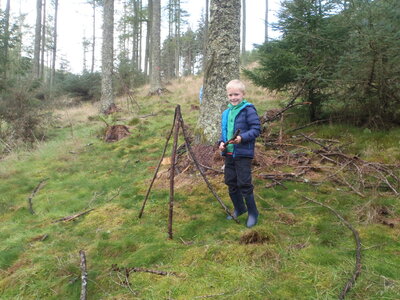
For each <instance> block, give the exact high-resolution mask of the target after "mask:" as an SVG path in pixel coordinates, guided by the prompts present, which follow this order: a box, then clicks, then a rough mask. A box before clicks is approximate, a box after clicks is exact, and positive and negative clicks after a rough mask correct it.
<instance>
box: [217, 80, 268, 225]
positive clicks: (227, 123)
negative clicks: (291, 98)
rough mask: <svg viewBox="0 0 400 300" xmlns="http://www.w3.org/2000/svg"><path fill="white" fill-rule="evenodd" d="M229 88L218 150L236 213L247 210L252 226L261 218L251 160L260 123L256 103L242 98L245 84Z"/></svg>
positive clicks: (232, 82) (235, 81) (239, 83)
mask: <svg viewBox="0 0 400 300" xmlns="http://www.w3.org/2000/svg"><path fill="white" fill-rule="evenodd" d="M226 91H227V94H228V98H229V102H230V104H229V105H228V109H226V110H225V111H224V112H223V113H222V126H221V128H222V131H221V140H220V141H219V149H220V150H221V151H222V155H223V156H225V172H224V173H225V184H226V185H227V186H228V191H229V196H230V198H231V200H232V203H233V206H234V212H233V215H234V216H235V217H238V216H240V215H242V214H244V213H245V212H247V211H248V217H247V223H246V226H247V227H249V228H250V227H253V226H254V225H256V224H257V220H258V210H257V206H256V202H255V200H254V194H253V184H252V179H251V161H252V159H253V157H254V146H255V140H256V137H257V136H258V135H259V134H260V130H261V124H260V119H259V117H258V115H257V111H256V109H255V107H254V105H253V104H251V103H249V102H247V101H246V100H244V99H243V97H244V95H245V86H244V84H243V83H242V82H241V81H240V80H232V81H230V82H229V83H228V84H227V85H226ZM238 129H240V134H239V135H238V136H237V137H236V138H235V139H234V140H233V141H232V142H231V143H229V144H228V145H227V146H226V147H224V143H225V142H227V141H229V140H230V139H232V137H233V135H234V133H235V132H236V130H238ZM243 198H244V200H245V202H246V205H245V204H244V201H243ZM227 219H228V220H229V219H232V217H231V216H228V217H227Z"/></svg>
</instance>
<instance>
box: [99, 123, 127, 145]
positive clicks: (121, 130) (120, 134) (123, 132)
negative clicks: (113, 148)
mask: <svg viewBox="0 0 400 300" xmlns="http://www.w3.org/2000/svg"><path fill="white" fill-rule="evenodd" d="M130 134H131V133H130V132H129V129H128V127H126V126H125V125H112V126H108V127H107V129H106V134H105V137H104V140H105V141H106V142H107V143H111V142H116V141H119V140H121V139H123V138H125V137H127V136H129V135H130Z"/></svg>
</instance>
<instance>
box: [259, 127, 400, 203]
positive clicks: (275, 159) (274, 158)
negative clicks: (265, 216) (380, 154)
mask: <svg viewBox="0 0 400 300" xmlns="http://www.w3.org/2000/svg"><path fill="white" fill-rule="evenodd" d="M264 141H267V142H266V144H265V145H266V147H267V148H272V149H273V150H272V151H269V155H271V159H270V162H271V163H272V164H271V167H272V171H271V172H269V173H260V174H259V177H261V178H264V179H267V180H269V181H271V183H270V184H269V185H267V187H272V186H275V185H282V182H283V181H288V180H292V181H300V182H308V183H311V184H323V183H324V182H326V181H330V182H334V183H335V184H337V185H340V186H346V187H348V188H349V189H350V190H351V191H353V192H354V193H356V194H358V195H359V196H361V197H366V194H365V193H366V192H367V191H373V192H390V193H393V194H394V195H395V196H399V191H400V172H399V170H400V168H399V167H400V165H390V164H384V163H379V162H370V161H366V160H363V159H361V158H360V157H358V156H356V155H350V154H346V153H345V152H344V151H343V150H342V148H344V146H345V145H344V146H343V145H339V143H340V142H339V141H337V140H331V139H319V138H315V137H313V136H312V135H308V136H307V135H305V134H300V135H298V136H292V137H290V138H285V139H284V140H281V141H279V138H278V137H277V136H275V137H273V136H271V135H270V136H269V137H268V139H264ZM315 146H317V147H315ZM279 166H284V167H285V170H288V169H291V170H293V171H291V172H287V171H286V172H283V171H281V170H277V169H276V168H277V167H279Z"/></svg>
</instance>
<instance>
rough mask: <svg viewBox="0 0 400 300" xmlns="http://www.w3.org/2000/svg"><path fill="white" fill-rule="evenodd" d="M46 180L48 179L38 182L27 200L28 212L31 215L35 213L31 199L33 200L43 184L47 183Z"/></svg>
mask: <svg viewBox="0 0 400 300" xmlns="http://www.w3.org/2000/svg"><path fill="white" fill-rule="evenodd" d="M47 180H48V178H46V179H43V180H41V181H40V182H39V184H38V185H37V186H36V187H35V189H34V190H33V192H32V194H31V195H30V196H29V198H28V204H29V212H30V213H31V214H32V215H34V214H35V212H34V210H33V204H32V199H33V197H35V195H36V193H37V192H38V191H39V190H40V189H41V188H42V186H43V183H44V182H45V181H47Z"/></svg>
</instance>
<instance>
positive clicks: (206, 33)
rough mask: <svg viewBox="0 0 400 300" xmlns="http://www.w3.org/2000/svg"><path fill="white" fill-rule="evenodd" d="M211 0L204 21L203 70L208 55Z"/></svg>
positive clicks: (207, 3)
mask: <svg viewBox="0 0 400 300" xmlns="http://www.w3.org/2000/svg"><path fill="white" fill-rule="evenodd" d="M209 3H210V1H209V0H206V11H205V14H206V17H205V22H204V41H203V65H202V69H203V71H204V70H205V67H206V63H205V61H206V57H207V44H208V16H209V10H210V7H209Z"/></svg>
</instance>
